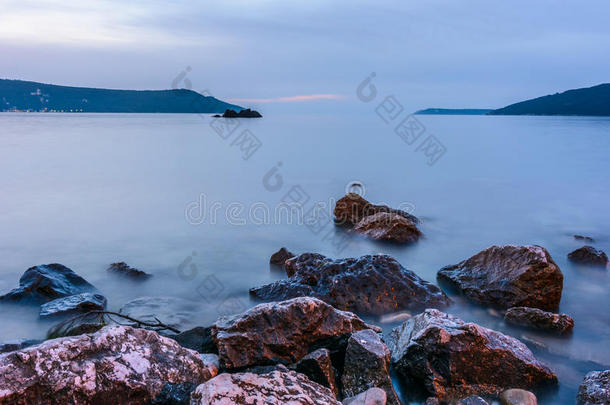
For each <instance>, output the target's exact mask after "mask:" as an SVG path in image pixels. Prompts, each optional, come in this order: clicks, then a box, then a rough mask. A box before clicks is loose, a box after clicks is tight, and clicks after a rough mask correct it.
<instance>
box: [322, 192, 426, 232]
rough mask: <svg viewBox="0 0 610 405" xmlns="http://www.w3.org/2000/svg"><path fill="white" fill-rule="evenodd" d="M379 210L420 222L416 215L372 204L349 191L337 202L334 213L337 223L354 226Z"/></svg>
mask: <svg viewBox="0 0 610 405" xmlns="http://www.w3.org/2000/svg"><path fill="white" fill-rule="evenodd" d="M379 212H388V213H391V214H398V215H400V216H402V217H403V218H405V219H408V220H410V221H412V222H414V223H416V224H417V223H419V219H418V218H417V217H416V216H414V215H411V214H409V213H408V212H406V211H401V210H397V209H394V208H390V207H388V206H387V205H375V204H372V203H370V202H368V201H367V200H365V199H364V198H362V197H361V196H360V195H359V194H356V193H348V194H346V195H345V196H344V197H342V198H340V199H339V200H338V201H337V203H336V204H335V209H334V211H333V214H334V216H335V223H337V224H339V225H350V226H353V225H356V224H357V223H358V222H360V221H361V220H362V219H364V218H365V217H368V216H369V215H374V214H377V213H379Z"/></svg>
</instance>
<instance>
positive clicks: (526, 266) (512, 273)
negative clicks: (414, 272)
mask: <svg viewBox="0 0 610 405" xmlns="http://www.w3.org/2000/svg"><path fill="white" fill-rule="evenodd" d="M438 279H439V281H441V282H444V283H447V284H449V285H451V286H452V287H455V288H457V289H458V290H459V291H461V292H462V293H463V294H464V295H465V296H466V297H467V298H469V299H470V300H472V301H474V302H476V303H478V304H483V305H490V306H495V307H499V308H505V309H506V308H510V307H522V306H523V307H532V308H539V309H543V310H545V311H554V310H556V309H557V308H559V302H560V301H561V292H562V290H563V274H562V273H561V270H560V269H559V267H558V266H557V264H555V262H554V261H553V258H552V257H551V255H550V254H549V252H548V251H547V250H546V249H545V248H543V247H541V246H536V245H529V246H513V245H507V246H491V247H490V248H487V249H485V250H483V251H482V252H479V253H477V254H476V255H474V256H472V257H471V258H469V259H467V260H464V261H462V262H460V263H459V264H456V265H452V266H446V267H443V268H442V269H441V270H439V272H438Z"/></svg>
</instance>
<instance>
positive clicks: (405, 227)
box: [354, 212, 421, 243]
mask: <svg viewBox="0 0 610 405" xmlns="http://www.w3.org/2000/svg"><path fill="white" fill-rule="evenodd" d="M354 231H355V232H358V233H361V234H362V235H365V236H368V237H369V238H373V239H376V240H387V241H392V242H398V243H412V242H416V241H417V240H418V239H419V238H420V236H421V232H420V230H419V229H417V226H416V225H415V223H414V222H413V221H411V220H409V219H406V218H405V217H403V216H400V215H398V214H392V213H389V212H379V213H377V214H373V215H369V216H367V217H364V218H363V219H362V220H361V221H360V222H358V223H357V224H356V225H355V226H354Z"/></svg>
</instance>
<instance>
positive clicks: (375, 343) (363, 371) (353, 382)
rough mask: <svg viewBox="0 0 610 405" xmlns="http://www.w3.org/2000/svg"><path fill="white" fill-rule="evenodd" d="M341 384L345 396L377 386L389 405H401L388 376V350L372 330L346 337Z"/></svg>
mask: <svg viewBox="0 0 610 405" xmlns="http://www.w3.org/2000/svg"><path fill="white" fill-rule="evenodd" d="M341 383H342V386H343V396H344V397H351V396H355V395H357V394H359V393H361V392H364V391H366V390H368V389H369V388H373V387H377V388H381V389H382V390H384V391H385V393H386V398H387V403H388V404H391V405H400V400H399V399H398V396H397V395H396V392H395V391H394V387H393V386H392V378H391V377H390V350H389V349H388V347H387V346H386V345H385V343H383V342H382V341H381V339H380V338H379V335H378V334H377V333H375V332H374V331H372V330H361V331H358V332H356V333H354V334H352V336H351V337H350V338H349V340H348V343H347V351H346V353H345V365H344V368H343V375H342V376H341Z"/></svg>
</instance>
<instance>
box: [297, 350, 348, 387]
mask: <svg viewBox="0 0 610 405" xmlns="http://www.w3.org/2000/svg"><path fill="white" fill-rule="evenodd" d="M295 369H296V371H298V372H299V373H302V374H305V375H306V376H307V377H309V379H310V380H311V381H313V382H317V383H318V384H320V385H323V386H325V387H326V388H330V390H331V391H332V393H333V395H334V396H335V398H337V397H338V396H339V387H338V386H337V382H336V379H335V378H336V377H335V369H334V367H333V365H332V361H331V356H330V351H329V350H328V349H326V348H322V349H317V350H314V351H313V352H311V353H309V354H308V355H306V356H305V357H303V358H302V359H301V360H300V361H299V362H298V363H297V364H296V366H295Z"/></svg>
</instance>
